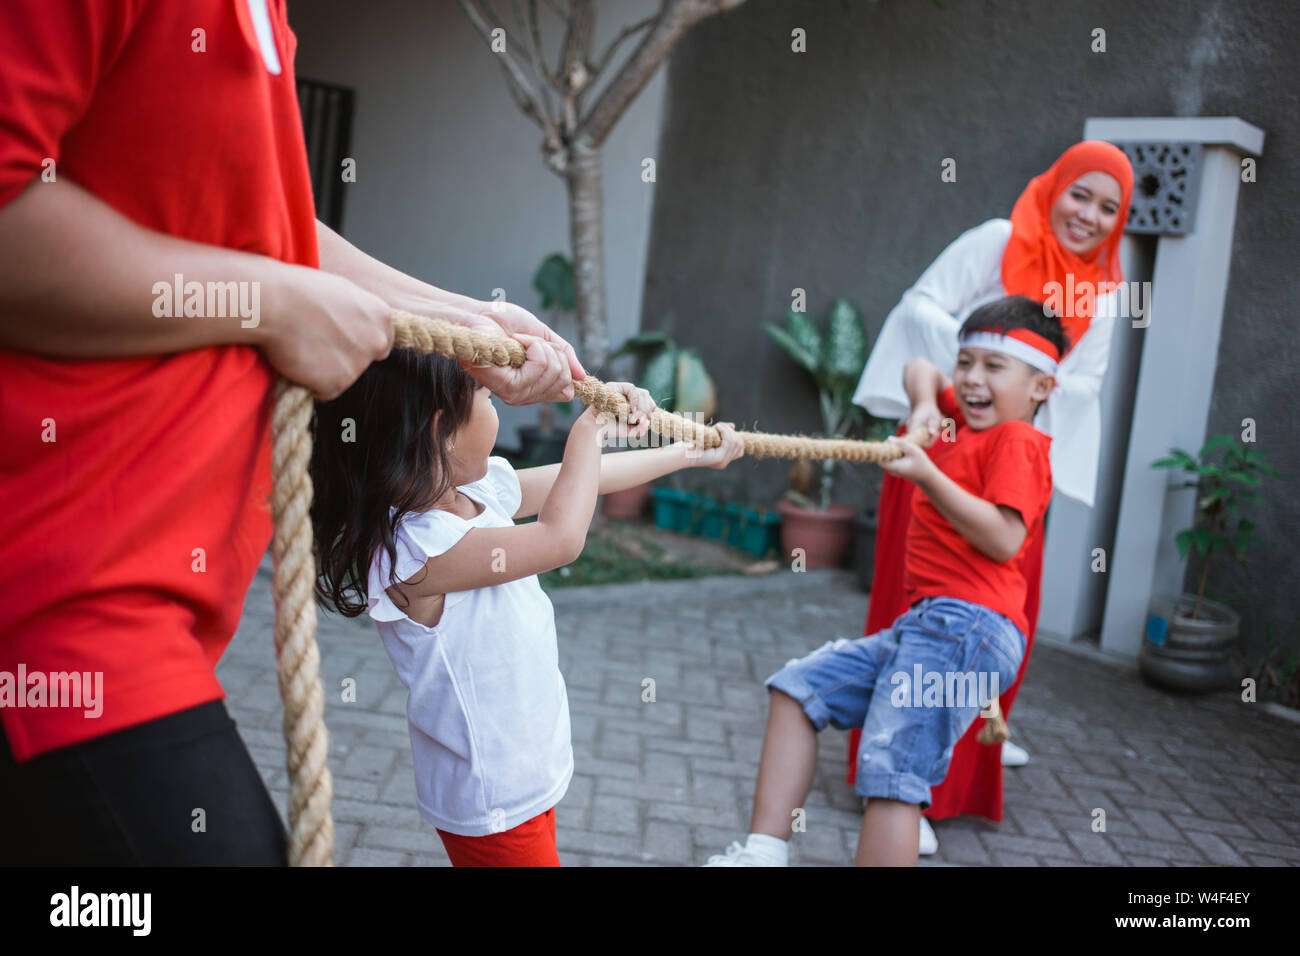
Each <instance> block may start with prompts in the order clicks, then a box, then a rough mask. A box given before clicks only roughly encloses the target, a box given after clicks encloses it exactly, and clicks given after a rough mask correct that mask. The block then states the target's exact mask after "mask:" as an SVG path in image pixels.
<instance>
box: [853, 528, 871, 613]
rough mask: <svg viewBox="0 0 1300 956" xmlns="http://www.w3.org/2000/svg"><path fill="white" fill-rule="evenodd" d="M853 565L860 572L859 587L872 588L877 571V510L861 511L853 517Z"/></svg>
mask: <svg viewBox="0 0 1300 956" xmlns="http://www.w3.org/2000/svg"><path fill="white" fill-rule="evenodd" d="M853 566H854V568H855V569H856V570H857V572H858V587H859V588H861V589H862V590H863V592H864V593H865V592H869V591H870V590H871V581H872V578H874V577H875V573H876V512H875V510H874V509H873V510H871V511H867V512H861V511H859V512H858V513H857V515H855V516H854V518H853Z"/></svg>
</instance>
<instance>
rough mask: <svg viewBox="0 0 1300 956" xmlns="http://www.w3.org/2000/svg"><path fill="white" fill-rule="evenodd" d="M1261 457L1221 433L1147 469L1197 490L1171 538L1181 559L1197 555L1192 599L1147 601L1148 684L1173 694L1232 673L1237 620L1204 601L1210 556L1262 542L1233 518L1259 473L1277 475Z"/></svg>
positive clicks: (1209, 686) (1215, 683)
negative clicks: (1175, 475)
mask: <svg viewBox="0 0 1300 956" xmlns="http://www.w3.org/2000/svg"><path fill="white" fill-rule="evenodd" d="M1219 448H1223V449H1224V454H1223V460H1222V462H1220V463H1215V462H1213V461H1210V460H1209V455H1210V454H1211V453H1213V452H1214V451H1216V450H1217V449H1219ZM1264 457H1265V456H1264V453H1263V452H1262V451H1259V450H1257V449H1254V448H1246V447H1243V446H1239V445H1238V444H1237V443H1236V442H1234V441H1233V438H1232V436H1231V435H1227V434H1219V435H1215V436H1214V437H1212V438H1211V439H1210V440H1209V441H1207V442H1206V443H1205V445H1204V446H1203V447H1202V448H1201V450H1200V452H1199V453H1198V455H1197V457H1196V458H1193V457H1192V456H1191V455H1189V454H1187V452H1185V451H1181V450H1179V449H1177V448H1174V449H1171V450H1170V457H1168V458H1161V459H1159V460H1157V461H1154V462H1152V463H1151V467H1152V468H1179V469H1181V470H1183V471H1185V472H1187V473H1188V474H1189V475H1192V476H1193V477H1192V478H1191V479H1190V480H1188V481H1184V482H1182V483H1181V484H1179V485H1176V486H1175V487H1178V488H1195V489H1197V498H1196V511H1195V513H1194V517H1193V519H1192V526H1191V527H1190V528H1184V529H1183V530H1182V531H1179V532H1178V534H1177V537H1176V538H1175V539H1174V540H1175V543H1176V544H1177V545H1178V555H1179V557H1181V558H1186V557H1187V556H1188V554H1189V553H1190V552H1192V551H1195V552H1196V553H1197V554H1199V555H1200V556H1201V559H1202V564H1201V574H1200V580H1199V582H1198V583H1197V588H1196V593H1195V594H1180V595H1166V594H1161V595H1155V596H1153V597H1152V599H1151V604H1150V608H1149V611H1148V614H1147V621H1146V633H1145V635H1144V638H1145V639H1144V640H1143V642H1142V650H1141V652H1140V653H1139V654H1138V666H1139V668H1140V669H1141V671H1142V673H1143V674H1144V675H1145V676H1146V677H1147V678H1148V679H1149V680H1151V681H1152V682H1153V683H1156V684H1159V685H1161V686H1163V687H1169V688H1172V689H1175V690H1214V689H1218V688H1223V687H1225V686H1227V685H1228V684H1229V683H1230V682H1231V681H1232V680H1233V679H1234V678H1235V677H1236V676H1238V675H1237V674H1236V673H1234V668H1233V664H1232V657H1233V655H1234V652H1235V651H1236V649H1237V636H1238V629H1239V627H1240V624H1241V618H1240V617H1239V616H1238V614H1237V612H1236V611H1234V610H1233V609H1232V608H1230V607H1228V606H1227V605H1226V604H1222V603H1219V602H1218V601H1212V600H1210V599H1209V598H1207V597H1206V596H1205V586H1206V582H1207V581H1208V579H1209V573H1210V560H1211V558H1212V557H1213V556H1214V554H1215V553H1217V552H1220V551H1225V550H1226V551H1228V552H1230V553H1231V554H1232V556H1233V558H1234V559H1235V560H1237V561H1238V562H1241V561H1243V558H1242V551H1243V550H1244V549H1245V548H1246V547H1247V546H1248V545H1250V544H1251V543H1253V542H1261V543H1262V541H1263V539H1262V538H1260V537H1259V536H1258V535H1256V534H1255V533H1254V532H1255V525H1254V524H1253V523H1252V522H1251V521H1249V520H1247V519H1246V518H1242V517H1240V516H1238V515H1237V508H1238V506H1239V505H1240V504H1241V503H1242V502H1246V501H1249V502H1258V501H1259V500H1260V499H1259V496H1258V495H1257V494H1255V493H1254V492H1253V491H1250V490H1249V489H1250V488H1253V487H1257V486H1258V485H1259V482H1260V476H1261V475H1266V476H1269V477H1272V478H1277V477H1280V476H1279V475H1278V473H1277V472H1276V471H1274V470H1273V469H1272V468H1270V467H1269V466H1268V465H1266V464H1264V461H1263V459H1264ZM1234 522H1235V524H1234Z"/></svg>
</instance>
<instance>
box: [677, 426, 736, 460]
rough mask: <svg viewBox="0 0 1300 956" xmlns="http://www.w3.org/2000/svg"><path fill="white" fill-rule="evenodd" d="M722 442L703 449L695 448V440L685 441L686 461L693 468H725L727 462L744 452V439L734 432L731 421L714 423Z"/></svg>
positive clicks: (734, 427) (734, 428)
mask: <svg viewBox="0 0 1300 956" xmlns="http://www.w3.org/2000/svg"><path fill="white" fill-rule="evenodd" d="M716 427H717V429H718V435H719V436H720V437H721V438H722V444H721V445H719V446H718V447H717V448H709V449H707V450H705V451H697V450H695V442H686V447H687V449H689V450H688V451H687V462H688V463H689V464H690V465H691V466H692V467H695V468H717V469H723V468H726V467H727V466H728V465H729V464H731V463H732V462H733V461H735V460H736V459H737V458H740V457H741V456H742V455H744V454H745V440H744V439H743V438H741V437H740V436H739V435H737V434H736V426H735V425H734V424H733V423H731V422H718V423H716Z"/></svg>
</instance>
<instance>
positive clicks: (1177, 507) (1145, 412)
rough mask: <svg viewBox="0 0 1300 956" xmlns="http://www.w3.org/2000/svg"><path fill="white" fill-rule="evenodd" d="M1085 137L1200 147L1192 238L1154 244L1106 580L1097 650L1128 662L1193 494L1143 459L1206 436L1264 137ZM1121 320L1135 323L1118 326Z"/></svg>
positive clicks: (1210, 128)
mask: <svg viewBox="0 0 1300 956" xmlns="http://www.w3.org/2000/svg"><path fill="white" fill-rule="evenodd" d="M1084 138H1085V139H1100V140H1107V141H1110V142H1180V143H1200V144H1203V146H1204V150H1203V153H1202V158H1201V176H1200V184H1199V187H1198V189H1197V193H1198V195H1197V199H1196V202H1197V205H1196V214H1195V221H1194V225H1193V229H1192V232H1191V233H1189V234H1187V235H1180V236H1161V237H1160V238H1159V240H1158V244H1157V246H1156V254H1155V266H1154V273H1153V278H1152V289H1151V301H1150V303H1149V309H1148V313H1147V316H1146V320H1147V321H1149V325H1147V327H1146V328H1144V329H1142V330H1141V335H1142V337H1143V342H1142V358H1141V362H1140V365H1139V373H1138V379H1137V393H1136V395H1135V397H1134V402H1133V420H1132V425H1131V427H1130V429H1129V438H1128V454H1127V458H1126V461H1125V465H1124V480H1123V484H1122V486H1121V488H1120V502H1119V517H1118V522H1117V525H1116V529H1115V546H1114V551H1113V553H1112V554H1111V555H1110V561H1109V565H1108V571H1107V574H1108V576H1109V581H1108V586H1107V588H1106V608H1105V614H1104V616H1103V619H1102V627H1101V647H1102V649H1103V650H1106V651H1111V652H1115V653H1119V654H1124V655H1127V656H1136V654H1137V652H1138V650H1139V649H1140V647H1141V642H1142V633H1143V627H1144V626H1145V622H1146V617H1147V608H1148V603H1149V601H1150V599H1151V596H1152V595H1153V594H1157V593H1179V592H1181V590H1182V580H1183V573H1184V569H1185V564H1184V562H1183V561H1181V560H1180V559H1179V557H1178V549H1177V547H1176V546H1175V544H1174V535H1175V533H1176V532H1177V531H1178V530H1179V529H1181V528H1185V527H1189V526H1190V525H1191V523H1192V517H1193V511H1194V506H1195V501H1194V498H1193V494H1194V493H1193V491H1192V490H1191V489H1187V490H1171V489H1170V488H1169V485H1170V484H1173V483H1177V482H1178V481H1181V480H1184V477H1185V476H1183V475H1182V473H1181V472H1179V473H1173V472H1170V471H1168V470H1164V469H1153V468H1152V467H1151V462H1153V461H1155V460H1156V459H1157V458H1162V457H1164V456H1166V455H1167V454H1168V452H1169V449H1170V448H1174V447H1178V448H1182V449H1184V450H1186V451H1187V452H1189V453H1190V454H1192V455H1195V454H1196V452H1197V451H1198V450H1199V449H1200V447H1201V445H1203V444H1204V443H1205V439H1206V425H1207V421H1208V419H1209V410H1210V396H1211V394H1212V392H1213V388H1214V370H1215V365H1216V363H1217V360H1218V355H1219V336H1220V332H1221V329H1222V324H1223V303H1224V298H1225V295H1226V293H1227V287H1228V270H1229V265H1230V263H1231V257H1232V233H1233V225H1234V222H1235V219H1236V213H1237V189H1238V187H1239V186H1240V185H1241V181H1242V180H1241V176H1242V165H1241V161H1242V158H1243V157H1245V156H1257V155H1259V154H1260V153H1261V152H1262V151H1263V147H1264V133H1263V131H1262V130H1260V129H1258V128H1257V127H1255V126H1252V125H1250V124H1249V123H1246V122H1244V121H1243V120H1240V119H1237V118H1236V117H1204V118H1202V117H1191V118H1152V117H1126V118H1104V119H1098V118H1093V119H1089V120H1088V121H1087V123H1086V124H1085V125H1084ZM1121 321H1130V322H1131V321H1133V320H1131V319H1122V320H1121Z"/></svg>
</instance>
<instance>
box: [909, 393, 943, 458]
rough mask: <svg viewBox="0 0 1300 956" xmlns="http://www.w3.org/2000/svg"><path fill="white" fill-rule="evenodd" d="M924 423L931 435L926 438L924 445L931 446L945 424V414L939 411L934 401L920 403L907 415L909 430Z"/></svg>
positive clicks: (912, 430)
mask: <svg viewBox="0 0 1300 956" xmlns="http://www.w3.org/2000/svg"><path fill="white" fill-rule="evenodd" d="M922 425H924V426H925V427H926V428H928V429H929V430H930V437H929V438H927V439H926V440H925V445H924V446H923V447H925V448H929V447H930V446H931V445H933V444H934V443H935V441H936V440H937V439H938V437H939V429H940V428H941V427H942V426H943V415H942V414H941V413H940V412H939V406H938V405H937V404H936V403H934V402H921V403H918V404H917V405H916V406H915V407H914V408H913V409H912V413H911V414H910V415H908V416H907V431H908V432H914V431H916V430H917V429H918V428H920V427H921V426H922Z"/></svg>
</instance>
